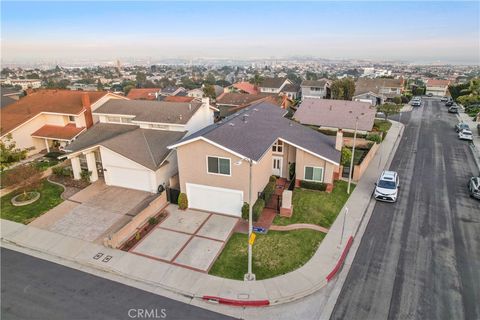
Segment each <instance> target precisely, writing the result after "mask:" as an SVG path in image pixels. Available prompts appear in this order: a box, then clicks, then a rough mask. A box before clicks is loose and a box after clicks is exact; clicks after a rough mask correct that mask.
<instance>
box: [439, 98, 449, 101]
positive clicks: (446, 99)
mask: <svg viewBox="0 0 480 320" xmlns="http://www.w3.org/2000/svg"><path fill="white" fill-rule="evenodd" d="M440 101H442V102H447V101H448V97H442V99H440Z"/></svg>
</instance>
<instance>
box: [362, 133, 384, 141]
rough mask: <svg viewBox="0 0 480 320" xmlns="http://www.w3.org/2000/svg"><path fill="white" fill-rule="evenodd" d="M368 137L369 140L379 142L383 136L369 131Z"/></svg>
mask: <svg viewBox="0 0 480 320" xmlns="http://www.w3.org/2000/svg"><path fill="white" fill-rule="evenodd" d="M366 139H367V140H368V141H373V142H377V143H380V142H382V137H381V136H380V135H379V134H376V133H369V134H368V135H367V137H366Z"/></svg>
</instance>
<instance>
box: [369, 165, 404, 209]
mask: <svg viewBox="0 0 480 320" xmlns="http://www.w3.org/2000/svg"><path fill="white" fill-rule="evenodd" d="M399 188H400V183H399V179H398V174H397V173H396V172H395V171H383V172H382V175H381V176H380V178H379V179H378V181H377V182H376V183H375V193H374V197H375V199H376V200H380V201H387V202H396V201H397V196H398V189H399Z"/></svg>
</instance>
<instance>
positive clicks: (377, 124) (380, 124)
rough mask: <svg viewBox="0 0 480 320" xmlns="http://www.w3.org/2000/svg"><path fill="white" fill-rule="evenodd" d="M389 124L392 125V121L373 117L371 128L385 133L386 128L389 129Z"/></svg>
mask: <svg viewBox="0 0 480 320" xmlns="http://www.w3.org/2000/svg"><path fill="white" fill-rule="evenodd" d="M391 126H392V123H391V122H390V121H388V120H380V119H375V121H374V124H373V129H374V130H375V131H381V132H384V133H387V132H388V130H390V127H391Z"/></svg>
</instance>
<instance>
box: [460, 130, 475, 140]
mask: <svg viewBox="0 0 480 320" xmlns="http://www.w3.org/2000/svg"><path fill="white" fill-rule="evenodd" d="M458 138H459V139H460V140H469V141H473V135H472V131H470V130H469V129H463V130H462V131H460V132H458Z"/></svg>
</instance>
